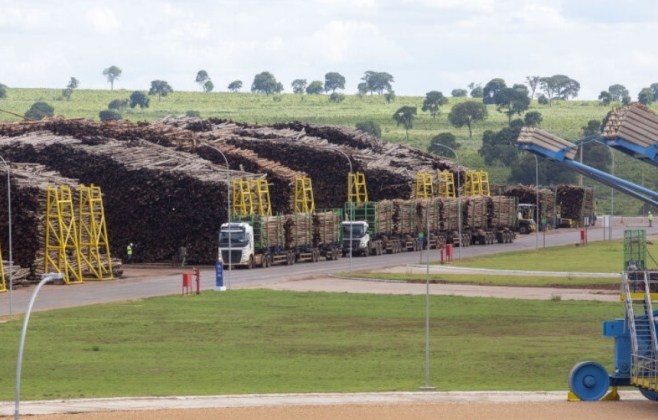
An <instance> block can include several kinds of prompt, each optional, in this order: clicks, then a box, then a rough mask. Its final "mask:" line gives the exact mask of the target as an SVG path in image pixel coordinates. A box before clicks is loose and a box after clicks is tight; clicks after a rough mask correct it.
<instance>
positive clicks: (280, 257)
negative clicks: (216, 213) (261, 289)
mask: <svg viewBox="0 0 658 420" xmlns="http://www.w3.org/2000/svg"><path fill="white" fill-rule="evenodd" d="M340 220H341V216H340V211H327V212H322V213H313V214H308V213H294V214H289V215H276V216H248V217H241V218H239V219H238V220H236V221H234V222H230V223H224V224H222V225H221V228H220V232H219V258H221V260H222V262H223V263H224V264H225V265H227V266H229V265H230V266H235V267H246V268H252V267H254V266H259V267H269V266H271V265H274V264H287V265H292V264H295V263H297V262H304V261H310V262H317V261H319V260H320V258H321V257H323V258H325V259H327V260H335V259H337V258H338V257H339V256H340Z"/></svg>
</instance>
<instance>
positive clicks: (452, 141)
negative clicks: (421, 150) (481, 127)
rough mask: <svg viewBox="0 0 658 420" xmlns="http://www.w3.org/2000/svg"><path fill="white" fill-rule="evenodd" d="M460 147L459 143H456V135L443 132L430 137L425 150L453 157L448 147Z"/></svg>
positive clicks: (453, 148)
mask: <svg viewBox="0 0 658 420" xmlns="http://www.w3.org/2000/svg"><path fill="white" fill-rule="evenodd" d="M443 146H445V147H443ZM446 147H447V148H448V149H446ZM460 147H461V145H460V144H459V143H457V137H455V135H454V134H452V133H448V132H445V133H440V134H437V135H436V136H434V137H432V140H430V145H429V146H427V151H428V152H429V153H434V154H435V155H439V156H443V157H454V156H453V155H454V154H453V153H452V152H451V151H450V149H452V150H457V149H459V148H460Z"/></svg>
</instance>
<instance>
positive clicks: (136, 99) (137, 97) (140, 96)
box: [130, 90, 151, 109]
mask: <svg viewBox="0 0 658 420" xmlns="http://www.w3.org/2000/svg"><path fill="white" fill-rule="evenodd" d="M150 102H151V100H150V99H149V98H148V97H147V96H146V95H145V94H144V92H140V91H138V90H136V91H134V92H133V93H131V94H130V107H131V108H135V107H136V106H139V107H140V109H144V108H148V107H149V103H150Z"/></svg>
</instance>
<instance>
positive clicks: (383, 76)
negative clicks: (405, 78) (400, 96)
mask: <svg viewBox="0 0 658 420" xmlns="http://www.w3.org/2000/svg"><path fill="white" fill-rule="evenodd" d="M361 80H363V81H364V82H365V84H366V86H367V88H368V92H370V94H371V95H372V93H373V92H377V94H378V95H381V94H382V93H384V91H388V92H390V91H392V90H393V86H392V85H391V83H393V82H394V80H393V76H391V75H390V74H388V73H386V72H377V71H372V70H368V71H367V72H365V74H364V75H363V77H362V78H361Z"/></svg>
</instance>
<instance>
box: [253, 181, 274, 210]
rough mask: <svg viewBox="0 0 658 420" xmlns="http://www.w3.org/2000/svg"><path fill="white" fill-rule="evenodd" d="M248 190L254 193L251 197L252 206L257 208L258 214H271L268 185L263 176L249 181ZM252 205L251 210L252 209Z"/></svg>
mask: <svg viewBox="0 0 658 420" xmlns="http://www.w3.org/2000/svg"><path fill="white" fill-rule="evenodd" d="M251 187H252V188H250V191H252V194H253V195H254V196H253V197H252V199H251V201H252V203H253V207H256V208H257V209H258V215H259V216H271V215H272V204H271V203H270V186H269V184H268V183H267V179H265V178H257V179H254V180H252V181H251ZM253 207H252V211H253Z"/></svg>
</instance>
